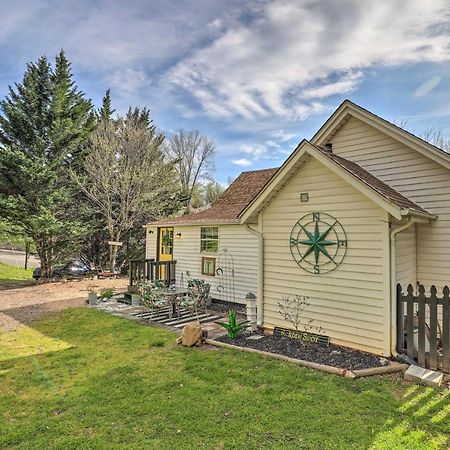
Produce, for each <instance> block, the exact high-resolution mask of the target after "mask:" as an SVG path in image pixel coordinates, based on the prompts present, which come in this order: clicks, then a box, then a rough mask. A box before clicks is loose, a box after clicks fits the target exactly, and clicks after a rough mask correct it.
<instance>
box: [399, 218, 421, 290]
mask: <svg viewBox="0 0 450 450" xmlns="http://www.w3.org/2000/svg"><path fill="white" fill-rule="evenodd" d="M395 243H396V248H395V273H396V280H395V282H396V283H400V284H401V285H402V286H403V287H404V289H405V290H406V286H408V284H412V285H413V286H414V287H415V285H416V282H417V258H416V226H415V224H414V225H412V226H411V227H410V228H408V229H406V230H404V231H402V232H400V233H399V234H398V235H397V237H396V242H395Z"/></svg>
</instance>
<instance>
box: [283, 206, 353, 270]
mask: <svg viewBox="0 0 450 450" xmlns="http://www.w3.org/2000/svg"><path fill="white" fill-rule="evenodd" d="M290 248H291V253H292V256H293V258H294V260H295V261H296V263H297V264H298V265H299V266H300V267H301V268H302V269H303V270H306V271H307V272H310V273H314V274H323V273H327V272H331V271H332V270H334V269H336V267H338V266H339V265H340V264H341V263H342V261H343V259H344V257H345V253H346V251H347V236H346V234H345V230H344V228H343V227H342V225H341V223H340V222H339V221H338V220H337V219H336V218H334V217H333V216H330V215H329V214H326V213H323V212H312V213H310V214H306V215H305V216H303V217H302V218H301V219H299V220H298V221H297V223H296V224H295V225H294V228H292V231H291V236H290Z"/></svg>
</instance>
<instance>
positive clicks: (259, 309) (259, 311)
mask: <svg viewBox="0 0 450 450" xmlns="http://www.w3.org/2000/svg"><path fill="white" fill-rule="evenodd" d="M246 226H247V230H248V231H249V232H250V233H251V234H253V235H254V236H256V237H257V239H258V284H257V293H256V302H257V303H256V323H257V324H258V326H261V325H262V323H263V295H264V294H263V292H264V237H263V234H262V233H261V232H260V231H257V230H255V229H254V228H252V227H251V226H250V225H249V224H247V225H246Z"/></svg>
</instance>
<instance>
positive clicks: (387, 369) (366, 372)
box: [205, 339, 408, 379]
mask: <svg viewBox="0 0 450 450" xmlns="http://www.w3.org/2000/svg"><path fill="white" fill-rule="evenodd" d="M205 343H206V344H209V345H214V346H215V347H223V348H230V349H234V350H241V351H244V352H249V353H257V354H259V355H263V356H270V357H271V358H275V359H280V360H282V361H287V362H290V363H293V364H297V365H298V366H301V367H308V368H309V369H315V370H318V371H320V372H325V373H331V374H333V375H339V376H341V377H346V378H351V379H356V378H361V377H368V376H372V375H382V374H386V373H395V372H403V371H405V370H406V369H407V368H408V365H407V364H398V365H394V366H392V365H389V366H383V367H372V368H370V369H360V370H353V371H352V370H347V369H341V368H339V367H333V366H327V365H326V364H319V363H315V362H311V361H305V360H303V359H296V358H291V357H289V356H284V355H280V354H278V353H270V352H264V351H262V350H257V349H255V348H251V347H240V346H238V345H232V344H227V343H225V342H220V341H215V340H214V339H206V341H205Z"/></svg>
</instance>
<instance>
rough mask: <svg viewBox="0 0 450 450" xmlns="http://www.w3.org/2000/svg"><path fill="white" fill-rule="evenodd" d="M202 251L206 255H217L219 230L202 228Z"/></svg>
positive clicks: (216, 228)
mask: <svg viewBox="0 0 450 450" xmlns="http://www.w3.org/2000/svg"><path fill="white" fill-rule="evenodd" d="M200 251H201V252H206V253H217V252H218V251H219V228H218V227H201V228H200Z"/></svg>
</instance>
